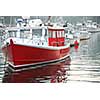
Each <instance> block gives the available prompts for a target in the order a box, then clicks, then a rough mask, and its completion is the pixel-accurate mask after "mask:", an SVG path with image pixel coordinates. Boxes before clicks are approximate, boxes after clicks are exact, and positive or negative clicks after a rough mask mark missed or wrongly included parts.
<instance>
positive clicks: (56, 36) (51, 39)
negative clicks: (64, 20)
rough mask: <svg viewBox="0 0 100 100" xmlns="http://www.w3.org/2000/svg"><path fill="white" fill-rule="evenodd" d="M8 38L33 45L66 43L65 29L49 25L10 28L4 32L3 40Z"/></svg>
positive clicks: (62, 44) (60, 44) (59, 44)
mask: <svg viewBox="0 0 100 100" xmlns="http://www.w3.org/2000/svg"><path fill="white" fill-rule="evenodd" d="M8 38H12V39H13V40H14V41H15V42H16V43H19V42H20V43H25V44H31V45H41V46H57V47H58V46H64V45H65V32H64V29H63V28H54V27H49V26H37V27H20V28H17V27H13V28H8V29H7V30H6V31H5V33H4V36H3V41H5V40H7V39H8Z"/></svg>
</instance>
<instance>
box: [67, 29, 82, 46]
mask: <svg viewBox="0 0 100 100" xmlns="http://www.w3.org/2000/svg"><path fill="white" fill-rule="evenodd" d="M79 35H80V34H78V32H76V31H73V32H72V31H70V30H67V32H66V39H69V42H70V46H74V45H79V43H80V38H79Z"/></svg>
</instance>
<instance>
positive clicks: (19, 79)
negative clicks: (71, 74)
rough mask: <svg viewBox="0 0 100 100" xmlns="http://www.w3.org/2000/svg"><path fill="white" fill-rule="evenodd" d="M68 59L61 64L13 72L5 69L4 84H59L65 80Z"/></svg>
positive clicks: (68, 63) (68, 64)
mask: <svg viewBox="0 0 100 100" xmlns="http://www.w3.org/2000/svg"><path fill="white" fill-rule="evenodd" d="M70 62H71V60H70V57H69V58H67V59H66V60H63V61H62V62H56V63H51V64H48V65H44V66H42V67H40V68H36V69H29V70H24V71H17V72H13V71H11V70H10V69H9V67H8V68H7V70H6V71H5V75H4V78H3V82H4V83H42V82H43V83H59V82H64V81H65V80H66V79H67V70H69V66H70Z"/></svg>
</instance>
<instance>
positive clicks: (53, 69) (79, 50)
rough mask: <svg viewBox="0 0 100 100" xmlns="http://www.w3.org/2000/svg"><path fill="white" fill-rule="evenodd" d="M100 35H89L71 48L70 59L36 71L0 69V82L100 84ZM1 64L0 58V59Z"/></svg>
mask: <svg viewBox="0 0 100 100" xmlns="http://www.w3.org/2000/svg"><path fill="white" fill-rule="evenodd" d="M99 41H100V33H93V34H91V38H90V39H88V40H83V41H81V42H80V45H79V46H78V47H72V48H71V51H70V57H68V58H67V59H65V60H63V61H61V62H56V63H52V64H48V65H42V66H38V67H39V68H37V69H30V70H23V71H17V72H12V70H11V69H10V68H9V67H7V68H5V70H4V68H2V67H3V65H1V68H0V80H1V81H0V82H7V83H8V82H9V83H25V82H27V83H49V82H51V83H55V82H56V83H59V82H63V83H67V82H73V81H77V82H91V83H93V82H100V42H99ZM0 62H1V63H2V58H0Z"/></svg>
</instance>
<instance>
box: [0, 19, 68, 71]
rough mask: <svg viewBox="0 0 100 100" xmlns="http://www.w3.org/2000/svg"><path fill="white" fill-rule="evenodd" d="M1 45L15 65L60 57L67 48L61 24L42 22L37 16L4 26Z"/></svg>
mask: <svg viewBox="0 0 100 100" xmlns="http://www.w3.org/2000/svg"><path fill="white" fill-rule="evenodd" d="M1 47H2V51H3V53H4V56H5V58H7V61H8V63H9V64H10V65H11V66H12V67H13V68H14V69H17V68H22V67H28V66H30V65H36V64H44V63H49V62H54V61H58V60H62V59H65V58H66V57H68V56H69V51H70V43H68V42H67V41H66V39H65V32H64V28H63V27H60V26H49V25H47V26H45V25H44V24H43V22H42V21H41V20H40V19H36V20H27V19H23V20H21V19H19V20H17V26H16V27H8V28H6V29H5V32H4V33H3V36H2V46H1Z"/></svg>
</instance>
